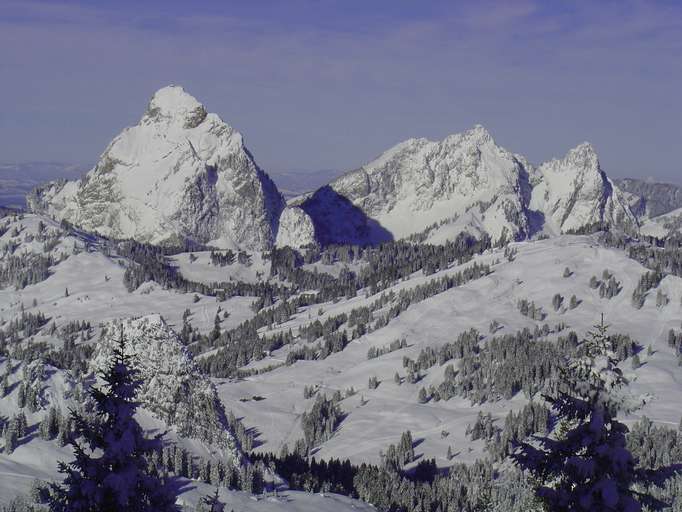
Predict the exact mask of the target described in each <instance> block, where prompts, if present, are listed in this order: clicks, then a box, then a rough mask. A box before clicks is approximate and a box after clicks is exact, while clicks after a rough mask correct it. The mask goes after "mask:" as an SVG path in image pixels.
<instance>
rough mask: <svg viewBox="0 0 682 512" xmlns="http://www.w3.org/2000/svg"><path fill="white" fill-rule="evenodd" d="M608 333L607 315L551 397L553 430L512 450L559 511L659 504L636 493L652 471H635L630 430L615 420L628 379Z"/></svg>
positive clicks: (629, 509) (625, 510) (632, 511)
mask: <svg viewBox="0 0 682 512" xmlns="http://www.w3.org/2000/svg"><path fill="white" fill-rule="evenodd" d="M607 331H608V327H607V326H606V325H604V319H603V317H602V321H601V324H599V325H596V326H595V328H594V330H593V331H591V332H590V333H589V334H588V336H587V338H586V339H585V340H584V341H583V342H582V343H581V345H580V346H579V357H578V358H576V359H575V360H573V361H572V362H571V363H570V364H569V365H568V367H567V369H566V370H565V371H564V372H563V378H562V386H561V391H560V392H559V393H558V395H557V396H555V397H552V396H545V399H546V400H547V401H548V402H549V403H550V404H551V406H552V409H553V410H554V412H555V413H556V415H557V420H558V426H557V428H556V429H555V431H554V433H553V434H552V435H550V436H548V437H541V436H534V437H533V441H531V442H530V443H520V445H519V449H518V450H517V451H516V453H514V454H513V455H512V457H513V459H514V461H515V462H516V463H517V464H518V465H519V466H520V467H521V468H523V469H525V470H528V471H530V473H532V475H533V476H534V477H535V478H536V479H537V481H539V483H540V485H539V487H538V488H537V489H536V494H537V496H538V497H539V498H540V499H541V500H542V502H543V503H544V505H545V507H546V509H547V510H550V511H552V512H563V511H566V512H568V511H571V512H576V511H586V512H587V511H590V512H595V511H622V512H638V511H640V510H641V509H642V504H643V503H647V502H651V501H652V499H651V498H650V497H649V496H646V495H644V494H641V493H639V492H637V491H635V490H633V486H635V485H636V484H638V483H639V484H646V483H647V482H649V481H651V478H650V477H651V476H653V475H650V474H645V473H644V472H641V471H638V470H637V469H636V468H635V460H634V458H633V456H632V455H631V453H630V452H629V451H628V449H627V447H626V442H625V441H626V440H625V435H626V433H627V431H628V429H627V427H626V426H625V425H623V424H622V423H620V422H619V421H618V420H617V419H616V415H617V413H618V411H619V409H621V407H622V405H621V401H619V400H618V398H617V395H618V392H619V390H620V389H621V388H622V387H623V386H624V385H625V384H627V382H626V380H625V378H624V377H623V374H622V372H621V371H620V369H619V368H618V367H617V360H616V359H615V355H614V354H613V350H612V346H611V341H610V339H609V336H608V333H607Z"/></svg>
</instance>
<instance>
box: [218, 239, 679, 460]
mask: <svg viewBox="0 0 682 512" xmlns="http://www.w3.org/2000/svg"><path fill="white" fill-rule="evenodd" d="M514 246H515V247H516V248H517V250H518V254H517V256H516V258H515V259H514V261H512V262H509V261H506V260H505V259H504V256H503V254H502V251H496V252H494V253H491V254H487V255H483V256H481V257H479V258H477V261H483V262H487V263H495V262H497V261H498V260H499V263H495V264H494V266H493V269H494V272H493V273H492V274H491V275H489V276H488V277H484V278H482V279H479V280H476V281H474V282H471V283H469V284H467V285H465V286H462V287H459V288H453V289H451V290H449V291H447V292H445V293H442V294H439V295H436V296H434V297H432V298H430V299H428V300H426V301H424V302H421V303H418V304H415V305H413V306H411V307H410V308H409V309H408V310H407V311H406V312H405V313H403V314H401V315H400V316H399V317H398V318H396V319H395V320H393V321H391V322H390V323H389V324H388V326H386V327H383V328H381V329H379V330H377V331H374V332H372V333H370V334H366V335H364V336H363V337H362V338H360V339H358V340H354V341H353V342H351V343H350V344H349V345H348V346H347V347H346V348H345V349H344V350H343V351H342V352H340V353H336V354H332V355H331V356H329V357H328V358H327V359H325V360H323V361H298V362H296V363H295V364H294V365H292V366H284V367H281V368H278V369H276V370H274V371H271V372H268V373H265V374H262V375H258V376H253V377H249V378H247V379H245V380H242V381H238V382H224V383H221V384H220V385H219V387H218V389H219V394H220V396H221V398H222V399H223V401H224V402H226V403H232V404H234V410H235V412H236V413H237V414H238V415H239V416H244V418H245V422H246V423H247V424H250V425H258V428H259V431H260V432H261V434H262V435H261V436H260V437H259V438H258V439H259V441H261V442H262V443H263V444H262V445H261V446H259V447H258V448H257V450H262V451H274V452H277V451H278V450H279V449H280V448H281V446H282V445H283V444H284V443H287V444H288V446H289V447H291V446H293V443H294V442H295V441H296V439H298V438H300V437H301V436H302V431H301V427H300V416H301V414H302V413H303V412H304V411H305V410H307V409H309V408H310V407H311V406H312V403H313V400H314V399H308V400H305V399H304V398H303V388H304V386H306V385H317V386H319V387H320V390H321V391H320V392H326V393H327V394H328V395H331V394H332V393H333V392H334V391H335V390H340V391H342V392H343V391H345V390H346V389H348V388H349V387H351V386H352V387H353V388H355V390H356V392H357V394H356V395H354V396H352V397H350V398H346V399H345V400H343V401H342V402H341V407H342V409H343V410H344V411H345V412H346V413H348V416H347V417H346V419H345V420H344V421H343V423H342V424H341V427H340V428H339V430H338V431H337V433H336V434H335V435H334V437H333V438H332V439H331V440H329V441H328V442H326V443H325V444H324V445H323V446H322V447H321V449H320V451H319V452H317V453H316V457H323V458H326V457H329V458H331V457H344V458H345V457H349V458H350V459H351V461H353V462H356V463H361V462H363V461H368V460H369V461H372V462H375V463H378V462H379V461H380V457H379V453H380V451H381V450H385V448H386V446H387V444H388V443H396V442H397V441H398V440H399V438H400V435H401V433H402V432H404V431H405V430H411V432H412V434H413V436H414V437H415V439H420V440H423V441H422V442H420V444H419V448H418V450H417V453H422V454H423V456H424V457H425V458H431V457H435V458H436V462H437V463H438V465H439V466H447V465H450V464H452V463H453V462H461V461H473V460H475V459H476V458H478V457H481V456H484V452H483V443H482V442H481V441H476V442H472V441H470V440H469V439H468V438H467V436H465V430H466V427H467V425H470V424H473V422H474V421H475V419H476V416H477V414H478V412H479V411H482V412H484V413H486V412H490V413H492V414H493V416H494V417H495V418H497V419H498V420H499V421H500V422H502V421H503V419H504V416H505V415H506V414H507V412H508V411H509V410H510V409H516V408H520V407H521V406H522V405H523V404H524V403H525V399H524V398H522V396H521V395H519V396H517V397H515V398H514V399H513V400H512V401H511V402H507V401H504V400H502V401H498V402H492V403H485V404H483V405H472V404H471V403H470V402H469V401H468V400H464V399H461V398H452V399H450V400H449V401H440V402H437V403H434V402H429V403H427V404H419V403H418V401H417V394H418V391H419V388H421V387H428V385H429V384H438V383H439V382H441V381H442V380H443V372H444V367H439V366H436V367H433V368H431V369H430V370H429V371H428V373H427V375H426V376H425V377H424V379H423V381H421V382H419V383H418V384H409V383H407V382H403V383H402V384H401V385H397V384H396V383H394V382H393V376H394V374H395V372H398V373H399V374H400V375H401V376H403V377H404V376H405V369H404V368H403V366H402V359H403V357H404V356H408V357H410V358H412V359H415V358H416V357H417V355H418V354H419V351H420V350H421V349H422V348H425V347H429V346H430V347H439V346H441V345H442V344H443V343H445V342H449V341H452V340H453V339H454V338H455V337H456V336H457V334H459V333H460V332H463V331H465V330H467V329H469V328H471V327H474V328H476V329H478V330H479V331H480V332H481V333H482V334H484V335H486V336H488V337H489V336H490V335H489V334H488V332H489V331H488V327H489V324H490V322H491V321H492V320H497V321H498V322H499V323H500V324H501V325H502V326H503V328H502V329H501V330H500V331H499V332H498V333H497V334H499V335H502V334H505V333H514V332H516V331H518V330H520V329H522V328H524V327H530V328H531V329H532V328H534V326H535V325H542V324H543V323H547V324H549V326H550V327H552V328H553V327H554V326H555V325H557V324H558V323H561V322H563V323H565V324H566V329H565V331H564V332H563V334H566V333H567V332H568V330H575V331H577V332H578V334H579V335H581V336H582V335H584V334H585V333H586V332H587V331H588V330H589V329H590V328H591V327H592V326H593V325H594V324H595V323H597V322H598V321H599V315H600V313H601V312H603V313H604V314H605V318H606V321H607V322H608V323H609V324H611V325H612V332H618V333H625V334H629V335H631V336H632V337H633V339H635V340H636V341H638V342H639V343H640V344H641V345H642V346H643V347H647V346H648V345H649V344H651V345H652V347H653V349H654V353H653V355H651V356H647V355H645V354H646V350H645V351H643V352H641V353H640V358H641V359H642V361H643V362H645V363H646V364H644V365H643V366H642V367H640V368H639V369H638V370H636V371H634V372H633V371H632V370H631V369H630V362H629V361H626V362H625V363H624V369H625V371H626V375H627V376H628V377H629V378H630V379H631V380H632V381H633V383H632V386H631V391H632V392H633V393H634V394H635V395H636V396H638V397H639V396H642V397H644V398H645V400H646V402H647V403H646V405H645V407H644V408H643V409H641V410H640V411H637V413H636V417H638V416H640V415H643V414H645V415H647V416H648V417H649V418H651V419H652V420H654V421H658V422H663V423H667V424H673V423H677V422H679V419H680V418H679V415H680V412H679V396H678V397H676V396H675V395H676V394H679V393H682V377H680V373H679V369H678V368H677V357H676V355H675V354H674V349H672V348H669V347H668V346H667V343H666V336H667V332H668V330H669V329H670V328H675V329H679V325H680V323H679V322H680V320H679V319H680V315H681V314H682V312H681V310H680V297H681V296H682V279H681V278H677V277H672V276H668V277H666V278H665V279H664V280H663V281H662V283H661V284H660V288H661V290H662V291H663V292H664V293H665V294H667V295H668V296H669V297H670V303H669V304H668V305H667V306H665V307H661V308H658V307H656V300H655V292H653V293H650V295H649V296H648V297H647V300H646V302H645V305H644V307H643V308H642V309H639V310H638V309H635V308H633V306H632V303H631V297H632V292H633V290H634V288H635V287H636V285H637V281H638V279H639V276H640V275H642V274H643V273H644V272H645V271H646V269H644V268H643V267H642V266H641V265H640V264H639V263H637V262H635V261H633V260H631V259H629V258H627V256H626V255H625V254H624V253H623V252H622V251H618V250H614V249H606V248H603V247H601V246H600V245H599V244H597V243H596V241H595V239H594V238H592V237H586V236H580V237H576V236H565V235H564V236H560V237H557V238H553V239H549V240H543V241H537V242H523V243H519V244H515V245H514ZM566 266H568V267H569V268H570V269H571V270H572V272H573V273H572V274H571V276H570V277H568V278H564V277H563V270H564V268H565V267H566ZM604 269H608V270H609V271H610V272H611V273H613V274H614V276H615V278H616V279H617V280H618V281H620V282H621V286H622V290H621V292H620V293H619V294H618V295H617V296H616V297H614V298H612V299H610V300H608V299H605V298H600V296H599V293H598V291H597V290H593V289H591V288H590V287H589V285H588V282H589V280H590V277H591V276H593V275H596V276H601V275H602V272H603V270H604ZM456 270H458V268H457V267H453V268H451V269H449V270H446V271H442V272H440V273H436V274H434V275H431V276H428V277H427V276H423V275H421V273H417V274H415V275H414V276H413V277H412V278H411V279H409V280H407V281H404V282H401V283H400V284H398V285H396V286H395V287H393V288H392V289H393V290H395V291H397V290H400V289H409V288H411V287H413V286H416V285H417V284H421V283H424V282H426V281H428V280H429V279H433V278H435V277H438V276H440V275H443V274H444V273H452V272H455V271H456ZM555 293H560V294H561V295H562V296H564V297H565V298H566V300H567V299H568V297H570V296H571V295H573V294H575V295H576V296H577V297H578V299H579V300H580V301H582V302H581V303H580V305H579V306H578V307H577V308H576V309H573V310H571V309H568V308H565V307H563V308H561V309H560V310H559V311H554V310H553V308H552V306H551V303H552V297H553V295H554V294H555ZM523 298H525V299H528V300H533V301H535V302H536V303H537V304H538V305H541V306H542V307H543V309H544V311H545V312H546V313H547V317H546V318H545V319H544V320H543V321H542V322H536V321H533V320H530V319H528V318H526V317H524V316H522V315H521V314H520V313H519V311H518V307H517V301H518V300H520V299H523ZM362 304H367V299H364V297H362V296H360V295H359V296H358V297H355V298H353V299H351V300H348V301H340V302H337V303H335V304H333V303H327V304H322V305H319V306H313V307H311V308H304V309H303V310H301V311H300V313H299V314H297V315H296V316H295V317H294V318H292V320H290V321H289V322H286V323H285V324H282V325H281V326H278V327H277V329H289V328H292V329H293V330H294V332H295V331H296V327H297V325H300V324H302V323H303V324H305V323H307V322H310V321H311V320H310V318H311V315H310V313H312V319H320V320H321V321H324V319H325V318H327V317H329V316H332V315H337V314H339V313H340V312H343V311H349V310H350V309H352V308H353V307H357V306H360V305H362ZM319 309H322V310H323V311H324V313H323V315H321V316H318V314H317V313H318V310H319ZM266 332H267V331H264V333H266ZM553 336H556V334H554V335H553ZM403 337H404V338H406V340H407V343H408V347H407V348H405V349H401V350H398V351H395V352H391V353H389V354H386V355H383V356H381V357H378V358H376V359H371V360H368V359H367V351H368V349H369V348H370V347H377V348H380V347H383V346H386V345H388V344H389V343H390V342H391V341H393V340H395V339H401V338H403ZM287 351H288V348H284V349H282V350H281V351H278V352H275V353H273V355H272V356H271V357H270V358H266V359H265V360H263V361H260V362H259V363H258V366H266V365H268V364H271V363H273V362H277V361H282V360H284V358H285V356H286V352H287ZM370 376H376V377H377V378H378V379H379V381H380V385H379V387H378V388H377V389H375V390H370V389H369V388H368V378H369V377H370ZM252 396H261V397H264V398H265V400H262V401H253V400H245V401H240V399H243V398H248V397H252ZM362 398H364V399H365V402H366V403H364V404H363V403H362V401H361V399H362ZM442 431H446V432H449V435H448V436H447V437H446V438H443V437H441V432H442ZM448 446H452V447H453V451H454V452H455V453H456V454H457V456H456V457H455V459H454V460H453V461H448V460H447V459H446V458H445V454H446V451H447V447H448ZM470 448H471V451H470V450H469V449H470Z"/></svg>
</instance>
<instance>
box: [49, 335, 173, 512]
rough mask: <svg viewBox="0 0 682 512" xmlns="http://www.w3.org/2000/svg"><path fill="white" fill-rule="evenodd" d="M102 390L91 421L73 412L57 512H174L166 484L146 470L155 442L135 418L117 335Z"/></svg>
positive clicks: (132, 378)
mask: <svg viewBox="0 0 682 512" xmlns="http://www.w3.org/2000/svg"><path fill="white" fill-rule="evenodd" d="M101 378H102V380H103V381H104V383H105V385H104V387H100V388H98V387H92V388H91V390H90V395H91V397H92V399H93V400H94V403H95V408H96V412H97V418H96V420H94V421H93V420H90V419H89V418H86V417H85V416H84V415H82V414H80V413H78V412H73V413H72V417H73V421H74V423H75V435H74V436H73V437H72V439H71V440H70V444H71V445H72V446H73V449H74V455H75V460H74V461H73V462H71V463H69V464H65V463H60V467H59V471H60V472H61V473H63V474H64V475H65V479H64V482H63V484H61V485H56V484H55V485H54V486H53V496H52V498H51V503H50V506H51V509H52V510H53V511H56V512H76V511H78V512H89V511H92V512H95V511H98V512H104V511H111V512H114V511H120V510H126V511H139V512H142V511H145V512H147V511H149V512H151V511H154V512H162V511H174V510H177V509H176V507H175V496H174V494H173V492H172V491H171V490H170V488H169V487H168V485H167V484H166V482H164V481H163V480H161V479H160V478H159V477H157V476H155V475H153V474H150V473H149V472H148V470H147V468H148V464H147V460H146V455H147V454H150V453H151V452H152V450H154V449H156V448H157V446H158V444H159V442H160V440H159V438H158V437H157V438H154V439H147V438H145V436H144V433H143V431H142V428H141V427H140V425H139V424H138V423H137V421H136V420H135V418H134V414H135V410H136V409H137V406H138V404H137V402H136V401H135V397H136V393H137V389H138V388H139V386H140V382H139V380H137V376H136V371H135V370H134V368H133V367H132V365H131V360H130V358H129V357H128V356H126V354H125V341H124V339H123V336H122V335H121V338H120V341H119V346H118V347H117V348H116V349H115V350H114V352H113V356H112V358H111V360H110V362H109V366H108V368H107V369H106V370H105V371H104V372H103V373H102V374H101Z"/></svg>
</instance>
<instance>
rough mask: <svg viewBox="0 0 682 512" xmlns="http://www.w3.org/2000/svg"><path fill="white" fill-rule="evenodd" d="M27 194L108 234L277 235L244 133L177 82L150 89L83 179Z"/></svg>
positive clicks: (274, 212) (263, 244)
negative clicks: (141, 107) (135, 118)
mask: <svg viewBox="0 0 682 512" xmlns="http://www.w3.org/2000/svg"><path fill="white" fill-rule="evenodd" d="M28 203H29V207H30V208H31V209H32V210H33V211H37V212H43V213H46V214H48V215H50V216H53V217H55V218H57V219H58V220H61V219H65V220H68V221H69V222H71V223H73V224H75V225H77V226H80V227H82V228H84V229H87V230H89V231H96V232H98V233H101V234H103V235H106V236H109V237H114V238H134V239H136V240H138V241H145V242H154V243H161V242H172V241H177V240H180V239H183V238H190V239H194V240H196V241H200V242H204V243H211V244H213V245H215V246H217V247H226V248H233V249H234V248H241V249H249V250H261V249H267V248H269V247H270V246H271V245H272V244H273V243H274V241H275V237H276V234H277V223H278V219H279V215H280V212H281V210H282V208H283V207H284V199H283V197H282V196H281V195H280V193H279V192H278V191H277V188H276V186H275V184H274V183H273V182H272V180H270V178H269V177H268V176H267V174H265V173H264V172H263V171H262V170H261V169H260V168H259V167H258V166H257V165H256V163H255V161H254V159H253V157H252V156H251V154H250V153H249V151H248V149H246V147H245V146H244V142H243V138H242V135H241V134H240V133H239V132H237V131H236V130H234V129H233V128H232V127H231V126H229V125H227V124H226V123H224V122H223V121H222V120H221V119H220V118H219V117H218V116H217V115H216V114H211V113H208V112H207V111H206V109H205V108H204V106H203V105H202V104H201V103H199V102H198V101H197V100H196V99H195V98H194V97H193V96H191V95H190V94H188V93H187V92H185V91H184V90H183V89H182V87H178V86H169V87H164V88H163V89H160V90H159V91H157V92H156V93H155V94H154V96H153V97H152V99H151V101H150V102H149V105H148V106H147V110H146V111H145V113H144V115H143V116H142V119H141V120H140V121H139V123H138V124H136V125H135V126H133V127H130V128H126V129H125V130H123V132H121V133H120V134H119V135H118V136H117V137H116V138H115V139H114V140H113V141H112V142H111V143H110V144H109V146H108V147H107V149H106V150H105V151H104V153H103V154H102V156H101V157H100V160H99V162H98V163H97V165H96V166H95V167H94V168H93V169H92V170H91V171H90V172H89V173H88V174H87V175H86V176H85V177H84V178H83V179H81V180H78V181H68V182H55V183H51V184H49V185H46V186H43V187H38V188H37V189H36V190H35V191H34V192H33V193H32V194H31V196H29V198H28Z"/></svg>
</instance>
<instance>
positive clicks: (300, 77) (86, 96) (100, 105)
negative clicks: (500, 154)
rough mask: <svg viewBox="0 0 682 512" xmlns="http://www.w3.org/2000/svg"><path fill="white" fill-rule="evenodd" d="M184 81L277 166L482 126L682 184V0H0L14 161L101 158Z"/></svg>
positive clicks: (1, 74) (540, 154)
mask: <svg viewBox="0 0 682 512" xmlns="http://www.w3.org/2000/svg"><path fill="white" fill-rule="evenodd" d="M169 83H175V84H180V85H183V86H184V87H185V89H187V90H188V91H189V92H191V93H192V94H193V95H194V96H196V97H197V98H198V99H199V100H200V101H202V102H203V103H204V104H205V105H206V107H207V109H208V110H209V111H212V112H217V113H218V114H220V115H221V117H222V118H223V119H224V120H226V121H227V122H228V123H230V124H231V125H233V126H234V127H236V128H237V129H238V130H239V131H241V132H242V133H243V134H244V135H245V137H246V141H247V145H248V146H249V148H250V149H251V150H252V152H253V153H254V155H255V157H256V159H257V160H258V162H259V163H260V164H261V166H263V167H264V168H265V169H266V170H281V169H341V170H347V169H350V168H353V167H356V166H358V165H360V164H362V163H363V162H365V161H368V160H369V159H371V158H373V157H374V156H376V155H378V154H379V153H380V152H382V151H383V150H385V149H387V148H388V147H390V146H391V145H393V144H395V143H397V142H399V141H401V140H403V139H406V138H409V137H422V136H423V137H428V138H432V139H435V138H442V137H444V136H445V135H447V134H450V133H454V132H458V131H462V130H464V129H467V128H469V127H471V126H472V125H473V124H475V123H481V124H483V125H484V126H486V127H487V128H488V129H489V130H490V131H491V133H492V134H493V136H494V137H495V139H496V140H497V142H498V143H499V144H501V145H502V146H504V147H506V148H508V149H510V150H512V151H515V152H518V153H521V154H524V155H525V156H527V157H528V158H530V159H531V161H533V162H539V161H542V160H545V159H548V158H551V157H553V156H562V155H563V154H564V153H565V152H566V151H567V150H568V149H569V148H571V147H573V146H575V145H576V144H577V143H579V142H582V141H584V140H589V141H590V142H592V143H593V144H594V145H595V146H596V148H597V150H598V152H599V155H600V159H601V162H602V167H603V168H604V169H605V170H606V171H607V173H609V174H610V175H612V176H628V175H632V176H640V177H647V176H653V177H655V178H657V179H660V180H668V181H673V182H677V183H682V176H681V175H682V164H681V163H680V160H681V157H680V151H679V148H680V146H681V145H680V138H681V135H682V128H681V126H682V101H681V91H682V2H679V1H668V2H664V1H661V2H644V1H630V0H625V1H614V2H609V1H595V2H592V1H579V2H560V1H556V2H555V1H542V0H519V1H513V0H506V1H482V2H450V1H447V2H440V1H416V0H389V1H379V0H371V1H368V0H362V1H355V0H318V1H312V0H311V1H297V0H288V1H280V0H273V1H266V0H249V1H241V0H240V1H236V0H235V1H215V2H201V1H197V2H187V1H176V0H164V1H158V2H157V1H143V2H141V1H130V0H118V1H115V2H114V1H111V2H102V1H100V2H97V1H92V2H85V1H81V2H76V1H74V2H69V1H60V0H52V1H50V2H40V1H31V0H19V1H13V0H0V94H1V98H2V105H1V108H0V161H29V160H32V161H35V160H56V161H66V162H94V161H95V160H96V159H97V157H98V155H99V154H100V153H101V152H102V151H103V150H104V148H105V147H106V144H107V143H108V142H109V141H110V140H111V138H112V137H113V136H114V135H116V134H117V133H118V132H119V131H120V130H121V129H122V128H123V127H124V126H128V125H131V124H134V123H136V122H137V120H138V119H139V117H140V116H141V115H142V112H143V110H144V108H145V105H146V103H147V101H148V99H149V97H150V96H151V95H152V94H153V92H154V91H155V90H156V89H158V88H159V87H162V86H164V85H166V84H169Z"/></svg>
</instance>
